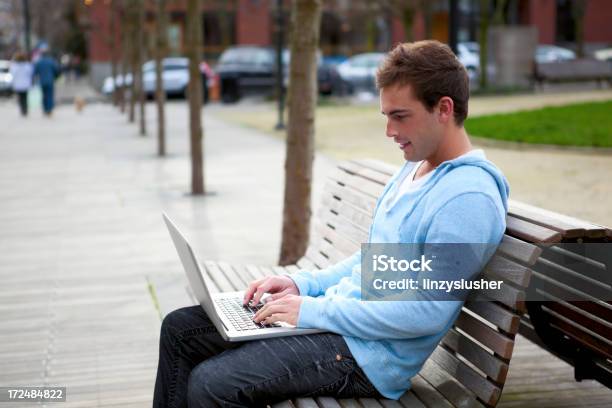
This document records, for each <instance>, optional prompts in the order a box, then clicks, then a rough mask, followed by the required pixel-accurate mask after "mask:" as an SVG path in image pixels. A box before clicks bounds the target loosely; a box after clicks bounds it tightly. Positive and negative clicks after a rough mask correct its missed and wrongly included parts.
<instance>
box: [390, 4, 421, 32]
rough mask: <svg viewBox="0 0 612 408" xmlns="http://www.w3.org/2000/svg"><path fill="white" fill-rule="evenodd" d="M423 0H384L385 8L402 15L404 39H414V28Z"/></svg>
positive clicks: (393, 13)
mask: <svg viewBox="0 0 612 408" xmlns="http://www.w3.org/2000/svg"><path fill="white" fill-rule="evenodd" d="M420 1H421V0H382V1H381V4H382V5H383V8H384V9H385V10H386V11H387V12H388V13H390V14H391V15H394V16H400V19H401V21H402V27H403V28H404V41H406V42H411V41H413V40H414V36H413V33H412V29H413V27H414V17H415V15H416V11H417V9H419V8H420V7H421V3H420Z"/></svg>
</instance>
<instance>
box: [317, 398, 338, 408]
mask: <svg viewBox="0 0 612 408" xmlns="http://www.w3.org/2000/svg"><path fill="white" fill-rule="evenodd" d="M315 399H316V401H317V404H319V406H320V407H321V408H342V407H341V406H340V404H338V401H336V399H335V398H332V397H317V398H315Z"/></svg>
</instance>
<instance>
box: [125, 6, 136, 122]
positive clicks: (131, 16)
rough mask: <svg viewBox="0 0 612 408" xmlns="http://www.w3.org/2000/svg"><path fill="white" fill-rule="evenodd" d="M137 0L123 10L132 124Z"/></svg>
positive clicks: (129, 117) (129, 113) (134, 101)
mask: <svg viewBox="0 0 612 408" xmlns="http://www.w3.org/2000/svg"><path fill="white" fill-rule="evenodd" d="M136 2H137V0H128V1H127V2H126V9H125V19H124V20H125V28H126V30H125V31H126V32H125V37H126V38H125V40H126V47H125V49H126V53H127V58H128V61H129V64H128V65H129V71H130V73H131V74H130V75H131V77H132V79H131V81H130V84H129V88H130V89H129V95H130V104H129V109H128V120H129V122H130V123H133V122H134V120H135V118H136V80H135V76H136V48H137V44H136V36H137V33H136V20H137V18H138V17H137V15H136V14H137V10H136V9H135V5H136V4H137V3H136ZM126 79H127V74H126V75H125V76H124V77H123V88H124V89H125V90H127V84H126Z"/></svg>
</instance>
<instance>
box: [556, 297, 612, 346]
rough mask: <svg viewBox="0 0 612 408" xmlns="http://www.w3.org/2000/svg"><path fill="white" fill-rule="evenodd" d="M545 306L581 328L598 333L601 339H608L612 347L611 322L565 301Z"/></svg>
mask: <svg viewBox="0 0 612 408" xmlns="http://www.w3.org/2000/svg"><path fill="white" fill-rule="evenodd" d="M545 306H546V308H547V309H550V310H552V311H554V312H556V313H558V314H559V315H561V316H563V317H567V318H568V319H571V320H572V321H573V322H576V323H578V324H580V325H581V326H583V327H585V328H588V329H589V330H591V331H593V332H595V333H597V334H598V335H599V336H600V337H603V338H605V339H607V340H608V342H609V343H610V344H611V345H612V323H611V322H610V321H609V320H603V319H598V318H597V317H595V316H593V315H590V314H588V313H587V312H586V311H584V310H583V309H580V308H578V307H576V306H574V305H572V304H571V303H567V302H563V301H558V302H546V303H545Z"/></svg>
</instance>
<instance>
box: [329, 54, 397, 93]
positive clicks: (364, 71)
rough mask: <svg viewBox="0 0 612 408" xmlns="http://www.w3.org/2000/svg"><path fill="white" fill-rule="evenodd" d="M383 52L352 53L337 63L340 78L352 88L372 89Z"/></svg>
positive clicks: (383, 55)
mask: <svg viewBox="0 0 612 408" xmlns="http://www.w3.org/2000/svg"><path fill="white" fill-rule="evenodd" d="M385 55H386V54H384V53H381V52H370V53H365V54H357V55H353V56H352V57H350V58H349V59H347V60H346V61H344V62H342V63H341V64H339V65H338V73H339V74H340V78H342V80H343V81H344V82H346V83H348V84H349V85H350V87H351V88H352V89H353V90H374V89H375V88H376V84H375V78H376V70H377V69H378V67H379V66H380V64H381V63H382V61H383V59H384V58H385Z"/></svg>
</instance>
